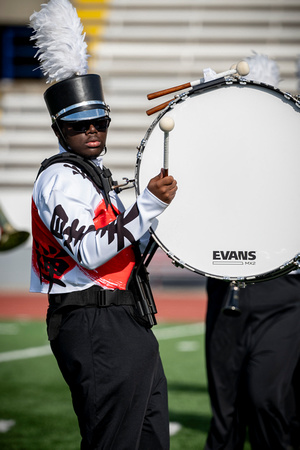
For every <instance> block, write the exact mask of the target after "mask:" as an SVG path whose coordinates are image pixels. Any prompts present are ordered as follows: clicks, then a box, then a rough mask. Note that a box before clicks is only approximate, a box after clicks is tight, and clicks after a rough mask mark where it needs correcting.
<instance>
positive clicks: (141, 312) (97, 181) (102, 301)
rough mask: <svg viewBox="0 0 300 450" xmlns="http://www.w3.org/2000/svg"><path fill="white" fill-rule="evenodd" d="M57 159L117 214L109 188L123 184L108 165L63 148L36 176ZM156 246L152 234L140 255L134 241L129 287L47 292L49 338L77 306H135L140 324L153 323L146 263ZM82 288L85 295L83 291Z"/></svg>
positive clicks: (57, 161)
mask: <svg viewBox="0 0 300 450" xmlns="http://www.w3.org/2000/svg"><path fill="white" fill-rule="evenodd" d="M56 163H67V164H73V165H75V166H76V167H78V168H80V169H81V170H82V171H83V172H84V173H85V174H86V175H87V176H88V178H89V179H90V180H91V181H92V183H93V184H94V185H95V186H97V188H98V189H100V190H101V191H102V192H103V193H104V198H105V201H106V202H107V203H108V204H109V205H110V206H111V208H112V210H113V212H114V214H115V215H116V216H117V215H118V214H117V212H116V210H115V209H114V207H113V205H112V203H111V200H110V196H109V192H110V191H111V190H115V191H116V192H117V193H119V192H121V191H122V188H121V186H122V185H118V184H117V182H116V181H113V179H112V173H111V171H110V169H108V168H107V167H105V166H103V168H100V167H98V166H97V165H96V164H94V163H93V162H92V161H91V160H89V159H87V158H83V157H82V156H79V155H77V154H75V153H70V152H64V153H60V154H58V155H54V156H51V157H50V158H46V159H45V160H44V161H43V162H42V163H41V167H40V169H39V171H38V174H37V177H36V179H37V178H38V177H39V175H40V174H41V173H42V172H43V171H44V170H45V169H47V168H48V167H49V166H51V165H53V164H56ZM125 185H126V184H125ZM157 247H158V245H157V244H156V243H155V242H154V240H153V238H152V237H151V238H150V240H149V243H148V245H147V247H146V249H145V251H144V253H143V255H142V254H141V252H140V249H139V245H138V243H136V244H135V245H133V250H134V253H135V258H136V265H135V267H134V269H133V273H132V275H131V278H130V281H129V283H128V285H129V290H120V289H116V290H107V289H103V288H101V286H96V285H94V286H92V287H90V288H88V289H86V290H84V291H74V292H69V293H66V294H48V298H49V305H50V307H53V308H52V311H51V312H50V308H49V311H48V337H49V340H53V339H55V338H56V337H57V335H58V332H59V327H60V324H61V320H62V314H63V313H64V312H66V311H67V310H70V309H74V308H77V307H86V306H95V307H107V306H110V305H129V306H134V307H135V308H136V309H137V312H138V315H137V316H136V319H137V320H138V321H140V322H141V324H142V325H144V326H146V327H147V328H151V327H152V326H153V325H156V323H157V322H156V318H155V314H156V313H157V309H156V305H155V302H154V298H153V294H152V290H151V286H150V282H149V273H148V271H147V267H148V265H149V263H150V261H151V259H152V257H153V255H154V253H155V251H156V250H157ZM147 257H148V258H147ZM146 258H147V261H146ZM83 292H84V295H82V294H83Z"/></svg>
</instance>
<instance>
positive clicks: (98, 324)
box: [52, 306, 169, 450]
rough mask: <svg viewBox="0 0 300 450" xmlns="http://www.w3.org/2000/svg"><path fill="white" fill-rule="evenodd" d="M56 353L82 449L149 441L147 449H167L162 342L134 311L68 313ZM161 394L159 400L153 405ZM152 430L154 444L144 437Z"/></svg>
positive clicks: (123, 448)
mask: <svg viewBox="0 0 300 450" xmlns="http://www.w3.org/2000/svg"><path fill="white" fill-rule="evenodd" d="M52 349H53V352H54V355H55V356H56V359H57V361H58V364H59V367H60V370H61V372H62V374H63V376H64V378H65V380H66V381H67V383H68V385H69V387H70V390H71V393H72V400H73V406H74V410H75V412H76V414H77V416H78V421H79V426H80V431H81V435H82V444H81V448H82V450H137V449H139V448H140V441H141V439H143V442H146V441H147V442H146V444H145V447H144V449H145V450H147V449H149V450H154V449H155V450H168V448H169V423H168V408H167V401H166V398H167V389H166V382H165V378H164V374H163V371H162V368H161V362H160V356H159V351H158V342H157V340H156V338H155V336H154V335H153V333H152V331H151V330H148V329H146V328H144V327H143V326H141V325H139V324H138V323H137V322H136V321H135V320H134V319H133V317H132V316H131V314H130V308H128V307H121V306H117V307H116V306H110V307H108V308H99V309H97V308H80V309H78V310H75V311H72V312H70V313H68V314H67V315H66V316H65V317H64V318H63V321H62V326H61V329H60V332H59V335H58V337H57V338H56V339H55V341H53V342H52ZM159 392H160V395H161V400H160V401H157V402H155V401H154V400H153V397H155V394H156V393H157V398H159V394H158V393H159ZM151 405H153V406H151ZM151 411H153V413H152V414H153V417H151ZM158 417H160V418H161V420H160V422H159V424H157V421H158V420H157V418H158ZM151 428H152V429H153V430H155V433H156V435H158V436H159V437H156V438H153V440H154V441H155V443H153V441H152V440H150V438H149V440H147V439H146V437H145V433H146V431H147V430H150V429H151ZM154 445H155V446H154Z"/></svg>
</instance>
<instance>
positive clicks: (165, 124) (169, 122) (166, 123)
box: [159, 117, 175, 177]
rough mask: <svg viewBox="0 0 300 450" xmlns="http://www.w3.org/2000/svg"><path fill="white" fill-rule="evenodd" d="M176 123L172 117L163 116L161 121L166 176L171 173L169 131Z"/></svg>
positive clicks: (164, 172) (164, 173)
mask: <svg viewBox="0 0 300 450" xmlns="http://www.w3.org/2000/svg"><path fill="white" fill-rule="evenodd" d="M174 125H175V123H174V120H173V119H172V117H163V118H162V119H160V121H159V128H160V129H161V130H162V131H163V132H164V164H163V175H164V177H167V176H168V174H169V132H170V131H172V130H173V128H174Z"/></svg>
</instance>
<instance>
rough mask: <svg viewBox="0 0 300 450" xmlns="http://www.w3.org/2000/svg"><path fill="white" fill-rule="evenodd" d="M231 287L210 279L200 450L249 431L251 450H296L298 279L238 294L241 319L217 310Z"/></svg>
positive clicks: (258, 71)
mask: <svg viewBox="0 0 300 450" xmlns="http://www.w3.org/2000/svg"><path fill="white" fill-rule="evenodd" d="M246 61H247V62H248V63H249V66H250V74H249V76H248V77H247V78H250V79H252V80H255V81H262V82H265V83H267V84H271V85H273V86H276V85H277V83H278V82H279V70H278V67H277V64H275V62H274V61H271V60H269V59H268V58H267V57H265V56H263V55H254V56H253V57H251V58H246ZM253 133H255V130H253ZM228 289H229V285H228V283H227V282H225V281H222V280H217V279H212V278H210V279H208V281H207V293H208V309H207V317H206V365H207V375H208V386H209V395H210V401H211V407H212V414H213V417H212V420H211V425H210V430H209V433H208V437H207V442H206V446H205V450H221V449H222V450H242V449H243V448H244V443H245V438H246V430H247V427H248V433H249V440H250V444H251V447H252V449H253V450H292V449H299V448H300V417H299V416H298V417H297V414H299V409H298V412H297V405H296V403H297V401H298V402H299V400H300V399H299V398H298V400H297V399H296V394H295V392H296V390H297V392H298V394H297V395H298V397H299V389H300V387H299V385H300V382H299V379H297V378H296V372H295V369H296V367H297V364H298V366H299V361H300V326H299V324H300V275H299V274H298V273H295V274H290V275H285V276H281V277H279V278H277V279H274V280H271V281H265V282H262V283H258V284H253V285H247V286H246V287H245V288H241V289H240V305H241V310H242V311H241V315H240V316H239V317H233V316H230V315H229V316H228V315H224V314H223V312H222V311H223V308H224V307H225V303H226V298H227V293H228ZM294 383H296V387H295V384H294ZM298 408H300V404H298Z"/></svg>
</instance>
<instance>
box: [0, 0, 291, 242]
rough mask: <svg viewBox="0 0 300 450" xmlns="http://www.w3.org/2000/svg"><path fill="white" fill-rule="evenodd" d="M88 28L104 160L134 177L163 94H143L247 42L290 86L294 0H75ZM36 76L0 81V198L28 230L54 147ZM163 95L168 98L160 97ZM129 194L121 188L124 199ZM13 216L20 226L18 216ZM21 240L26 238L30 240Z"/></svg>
mask: <svg viewBox="0 0 300 450" xmlns="http://www.w3.org/2000/svg"><path fill="white" fill-rule="evenodd" d="M72 3H73V4H74V6H75V7H77V10H78V14H79V16H80V17H81V18H82V21H83V24H84V27H85V31H86V33H87V37H86V39H87V42H88V51H89V53H90V54H91V58H90V59H89V71H90V72H91V73H93V72H94V73H99V74H100V75H101V77H102V82H103V85H104V92H105V97H106V101H107V103H108V104H109V105H110V107H111V111H112V114H111V115H112V123H111V128H110V132H109V138H108V149H109V152H108V155H107V157H106V164H107V165H108V166H109V167H111V169H112V171H113V173H114V176H115V178H116V179H117V180H118V181H121V179H122V177H128V178H132V177H133V176H134V172H135V160H136V153H137V149H136V148H137V146H138V145H139V144H140V142H141V140H142V138H143V137H144V135H145V133H146V131H147V129H148V128H149V126H150V125H151V123H152V121H153V120H154V117H153V116H152V117H148V116H147V115H146V113H145V111H146V110H147V109H149V108H151V107H152V106H155V104H158V103H161V101H159V99H158V101H156V102H155V101H153V103H152V102H149V101H148V100H147V98H146V95H147V94H148V93H150V92H153V91H156V90H158V89H164V88H167V87H170V86H173V85H178V84H181V83H185V82H187V81H190V80H194V79H198V78H201V77H202V72H203V69H204V68H207V67H211V68H212V69H213V70H215V71H216V72H222V71H224V70H227V69H229V68H230V66H231V65H232V64H235V63H237V62H238V61H240V60H241V59H243V58H244V57H247V56H251V55H252V53H253V51H255V52H257V53H263V54H265V55H268V56H269V57H271V58H273V59H275V60H276V61H277V63H278V65H279V67H280V71H281V78H282V81H281V83H280V85H279V88H280V89H281V90H283V91H287V92H290V93H291V94H294V95H295V94H297V93H298V91H299V85H298V77H297V62H298V58H299V55H300V32H299V30H300V2H299V0H143V1H141V0H102V1H95V0H94V1H93V2H91V1H89V0H76V1H75V0H74V1H73V2H72ZM46 87H47V86H46V84H45V82H44V80H43V79H41V80H39V79H34V80H13V79H2V80H1V81H0V203H1V204H2V206H3V208H4V209H5V210H9V217H10V220H11V222H12V224H13V225H14V226H15V227H17V228H18V227H19V228H20V226H21V227H22V228H23V229H27V230H30V195H31V190H32V185H33V182H34V179H35V176H36V172H37V170H38V167H39V164H40V162H41V161H42V160H43V159H44V158H45V157H47V156H50V155H52V154H54V153H55V152H56V151H57V142H56V138H55V136H54V134H53V132H52V131H51V129H50V119H49V116H48V113H47V111H46V108H45V104H44V101H43V92H44V91H45V89H46ZM164 100H167V98H166V99H165V98H164ZM134 197H135V193H134V192H133V190H132V191H131V192H129V191H126V193H124V197H123V198H124V202H125V204H128V203H130V202H131V201H132V200H133V198H134ZM20 224H21V225H20ZM28 245H29V244H28Z"/></svg>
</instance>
